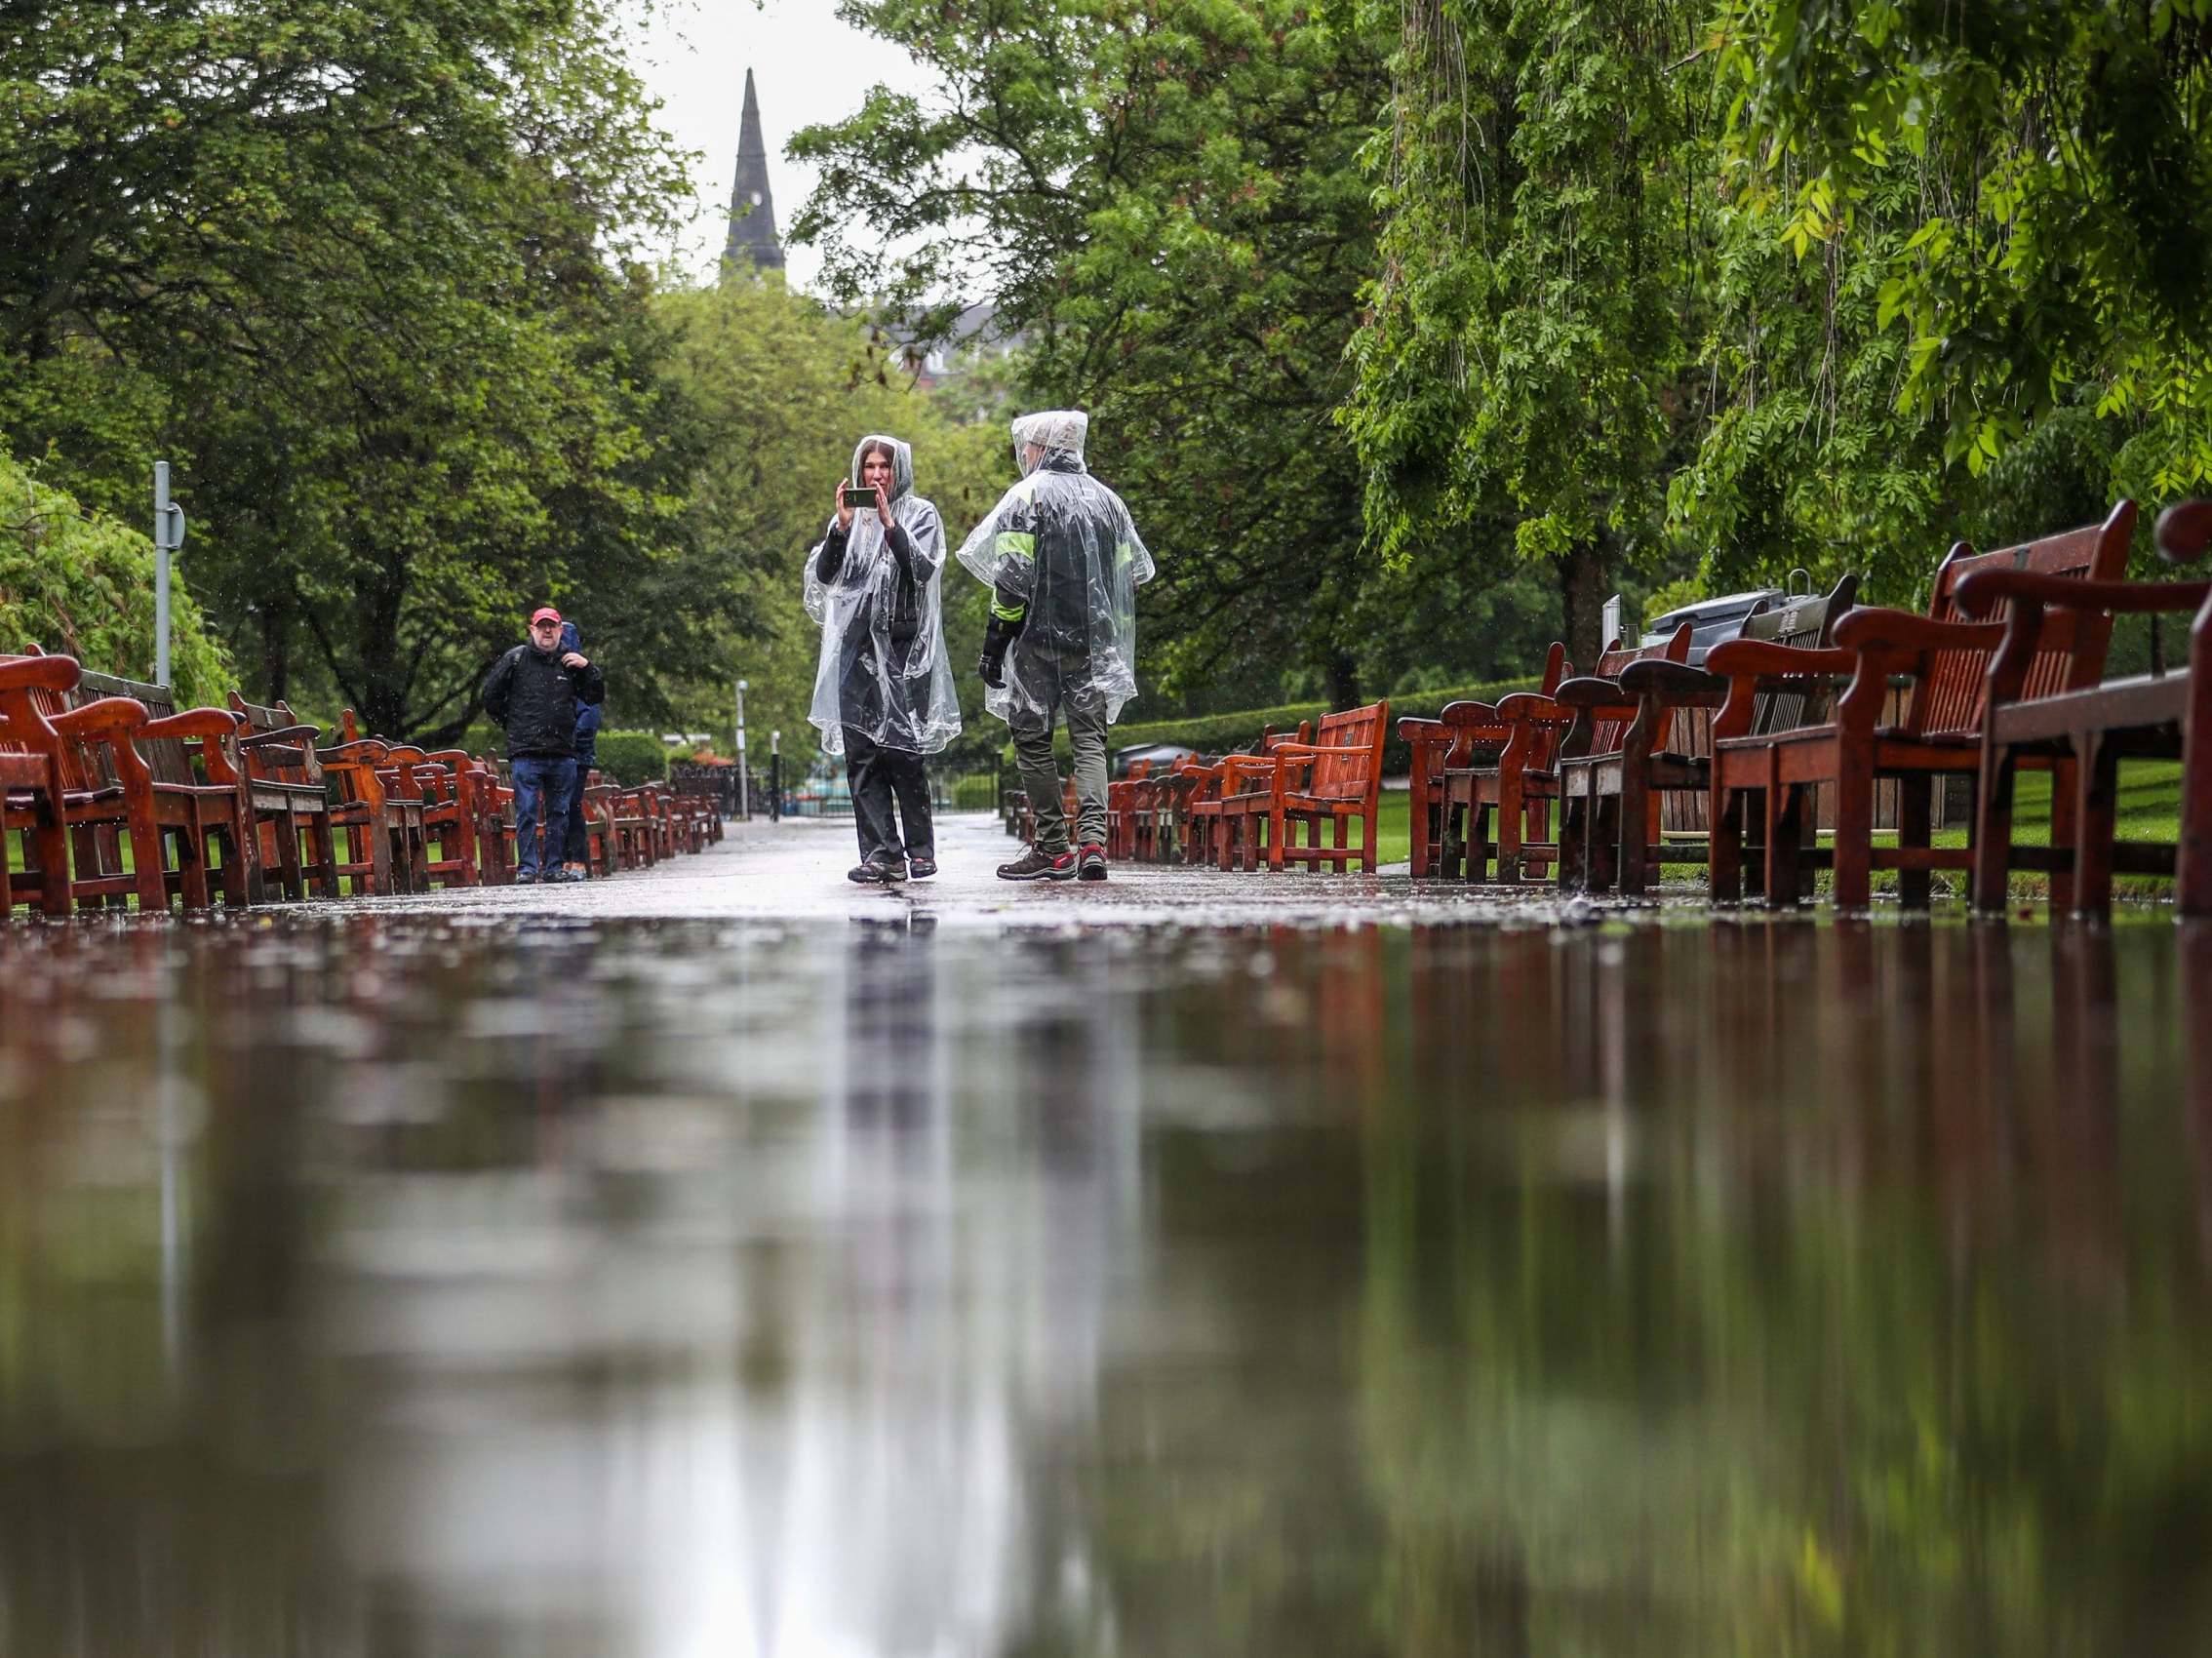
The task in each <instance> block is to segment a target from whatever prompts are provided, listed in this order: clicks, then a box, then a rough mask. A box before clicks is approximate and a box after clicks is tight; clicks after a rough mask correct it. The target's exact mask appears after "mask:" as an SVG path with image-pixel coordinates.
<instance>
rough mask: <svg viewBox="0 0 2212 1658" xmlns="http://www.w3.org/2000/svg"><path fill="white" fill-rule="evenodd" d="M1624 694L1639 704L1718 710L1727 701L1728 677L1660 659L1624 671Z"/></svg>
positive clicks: (1631, 666)
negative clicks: (1660, 704)
mask: <svg viewBox="0 0 2212 1658" xmlns="http://www.w3.org/2000/svg"><path fill="white" fill-rule="evenodd" d="M1621 690H1622V691H1626V692H1627V693H1628V694H1629V695H1631V696H1633V697H1635V698H1637V700H1638V701H1639V702H1641V701H1643V700H1645V699H1646V698H1648V699H1651V700H1655V701H1660V702H1665V703H1668V704H1670V705H1672V706H1678V707H1687V708H1718V707H1719V706H1720V704H1721V703H1723V702H1725V701H1726V700H1727V698H1728V681H1727V679H1726V678H1725V676H1723V675H1720V674H1711V673H1707V672H1706V671H1705V670H1704V669H1703V668H1693V667H1691V666H1690V665H1689V664H1688V663H1687V662H1669V661H1664V660H1661V659H1659V658H1657V657H1651V658H1647V659H1645V660H1644V661H1641V662H1631V663H1630V664H1629V665H1628V666H1627V667H1625V668H1623V669H1622V670H1621Z"/></svg>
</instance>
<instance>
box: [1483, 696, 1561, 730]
mask: <svg viewBox="0 0 2212 1658" xmlns="http://www.w3.org/2000/svg"><path fill="white" fill-rule="evenodd" d="M1498 718H1499V719H1500V720H1502V721H1504V722H1505V723H1506V724H1508V725H1521V724H1530V725H1539V726H1570V725H1572V724H1573V723H1574V716H1573V715H1572V714H1571V713H1569V712H1568V711H1567V710H1566V709H1565V708H1563V707H1561V706H1560V703H1559V702H1558V700H1557V699H1556V698H1553V697H1549V696H1546V695H1544V694H1543V692H1541V691H1515V692H1514V693H1513V694H1512V695H1511V696H1501V697H1499V698H1498Z"/></svg>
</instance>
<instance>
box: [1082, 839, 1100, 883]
mask: <svg viewBox="0 0 2212 1658" xmlns="http://www.w3.org/2000/svg"><path fill="white" fill-rule="evenodd" d="M1076 879H1077V880H1078V881H1103V880H1105V879H1106V849H1105V848H1104V847H1102V846H1100V845H1099V844H1098V843H1097V842H1095V841H1093V842H1091V844H1090V845H1089V846H1087V847H1086V848H1084V849H1083V855H1082V856H1081V857H1080V858H1078V859H1077V860H1076Z"/></svg>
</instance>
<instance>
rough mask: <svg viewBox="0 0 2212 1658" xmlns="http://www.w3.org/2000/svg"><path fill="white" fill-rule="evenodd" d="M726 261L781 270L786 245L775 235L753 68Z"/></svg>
mask: <svg viewBox="0 0 2212 1658" xmlns="http://www.w3.org/2000/svg"><path fill="white" fill-rule="evenodd" d="M722 258H723V262H724V263H725V264H730V263H734V262H735V261H736V260H738V259H745V260H748V261H749V262H750V263H751V264H752V265H753V266H754V267H755V268H756V269H761V270H781V269H782V268H783V244H782V243H781V242H779V241H777V240H776V235H775V197H774V195H773V194H772V193H771V192H770V189H769V173H768V145H767V144H766V143H764V142H763V141H762V139H761V105H760V101H759V99H756V98H754V96H753V71H752V70H750V69H747V70H746V71H745V114H744V119H743V121H742V122H741V123H740V125H739V127H738V130H737V183H736V187H735V188H733V189H732V190H731V192H730V240H729V241H727V242H726V243H724V244H723V248H722Z"/></svg>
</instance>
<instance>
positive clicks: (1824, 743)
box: [1706, 501, 2135, 910]
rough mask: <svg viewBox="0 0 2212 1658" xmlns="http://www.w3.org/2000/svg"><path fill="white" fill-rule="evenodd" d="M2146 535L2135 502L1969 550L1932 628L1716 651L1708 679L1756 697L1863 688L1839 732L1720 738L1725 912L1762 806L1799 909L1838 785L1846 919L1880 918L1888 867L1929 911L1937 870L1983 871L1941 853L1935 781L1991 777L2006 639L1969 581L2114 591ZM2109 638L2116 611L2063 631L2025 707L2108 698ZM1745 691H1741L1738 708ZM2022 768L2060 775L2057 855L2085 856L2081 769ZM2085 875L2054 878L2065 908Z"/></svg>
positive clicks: (1720, 889) (1950, 564)
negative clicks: (1996, 695)
mask: <svg viewBox="0 0 2212 1658" xmlns="http://www.w3.org/2000/svg"><path fill="white" fill-rule="evenodd" d="M2134 527H2135V503H2134V502H2133V501H2122V502H2120V503H2119V504H2118V505H2117V506H2115V507H2113V510H2112V513H2111V515H2110V516H2109V517H2108V518H2107V519H2106V520H2105V522H2104V523H2103V524H2102V525H2092V526H2090V527H2088V528H2086V529H2081V530H2070V531H2067V532H2065V533H2061V534H2057V535H2049V536H2045V537H2044V538H2043V539H2041V540H2039V541H2033V542H2029V543H2027V544H2026V545H2023V546H2019V547H2008V548H2005V549H2003V550H2001V551H1998V552H1994V553H1980V554H1977V553H1975V552H1974V551H1973V549H1972V548H1970V547H1968V546H1967V545H1966V544H1965V543H1964V542H1963V541H1962V542H1960V543H1958V545H1957V546H1955V547H1954V548H1953V549H1952V551H1951V554H1950V556H1949V557H1947V558H1946V559H1945V560H1944V562H1943V565H1942V568H1941V569H1939V570H1938V571H1937V572H1936V578H1935V583H1934V588H1933V591H1932V592H1931V593H1930V595H1929V599H1928V611H1927V613H1926V614H1925V615H1915V614H1913V613H1911V612H1905V611H1892V610H1881V609H1861V610H1856V611H1853V612H1851V613H1850V614H1849V615H1847V616H1845V617H1844V618H1843V619H1842V620H1841V621H1839V622H1838V623H1837V625H1836V629H1835V637H1836V648H1835V649H1834V650H1830V651H1792V650H1789V649H1787V648H1785V647H1782V646H1776V645H1756V644H1751V643H1748V642H1744V641H1739V642H1737V643H1735V644H1732V645H1720V646H1716V647H1715V648H1714V651H1713V654H1712V655H1711V656H1709V657H1707V658H1706V666H1707V667H1709V668H1710V669H1712V670H1713V672H1715V673H1717V674H1722V675H1725V676H1727V677H1728V678H1729V679H1730V680H1731V681H1732V682H1737V684H1740V685H1742V687H1743V691H1742V694H1743V695H1744V696H1745V697H1746V698H1747V699H1748V698H1749V697H1751V696H1752V695H1754V694H1755V693H1756V691H1757V690H1758V682H1760V681H1772V682H1773V689H1774V690H1775V691H1825V690H1827V689H1828V688H1830V687H1831V686H1833V685H1834V684H1836V683H1837V681H1838V680H1839V679H1840V678H1842V677H1844V676H1848V679H1849V686H1848V689H1847V690H1846V691H1844V692H1843V694H1842V696H1841V697H1840V698H1838V699H1837V703H1836V706H1835V709H1834V712H1833V714H1832V715H1830V716H1829V717H1828V718H1826V719H1823V720H1819V721H1816V722H1812V723H1809V724H1806V725H1802V726H1799V727H1797V728H1796V729H1795V730H1781V731H1770V732H1767V733H1764V734H1745V735H1741V736H1725V737H1720V738H1718V739H1716V741H1715V743H1714V745H1713V809H1712V810H1713V814H1712V818H1711V822H1712V825H1713V896H1714V899H1715V901H1716V902H1728V901H1732V900H1733V899H1734V898H1735V897H1736V896H1737V894H1738V892H1739V891H1740V889H1741V886H1742V882H1741V876H1740V871H1741V866H1742V856H1743V846H1744V840H1745V835H1746V829H1747V825H1748V824H1749V823H1750V822H1751V821H1753V819H1752V816H1751V814H1752V812H1753V810H1754V809H1755V807H1756V808H1757V809H1760V810H1761V811H1762V816H1761V818H1760V819H1758V821H1760V822H1761V826H1762V827H1763V829H1764V831H1765V837H1764V840H1765V847H1764V853H1765V861H1766V883H1765V887H1766V902H1767V903H1768V904H1770V905H1788V904H1794V903H1796V902H1797V898H1798V896H1799V894H1800V892H1801V891H1802V890H1803V889H1804V885H1805V877H1806V874H1807V872H1808V871H1809V870H1810V869H1811V868H1812V867H1813V865H1814V864H1815V862H1816V861H1818V860H1819V854H1818V852H1817V851H1816V849H1814V848H1813V847H1812V846H1811V845H1810V844H1809V843H1811V842H1812V841H1813V840H1814V839H1815V837H1814V834H1813V825H1812V820H1811V819H1812V811H1811V807H1812V796H1813V792H1814V791H1815V790H1816V789H1818V788H1820V787H1822V786H1823V785H1827V786H1829V787H1832V788H1833V789H1834V790H1835V792H1836V841H1835V849H1834V855H1833V867H1834V869H1835V887H1836V903H1837V908H1839V909H1847V910H1858V909H1864V908H1866V906H1867V904H1868V902H1869V900H1870V898H1871V897H1872V895H1873V887H1874V881H1873V877H1874V871H1875V870H1876V869H1894V870H1897V871H1898V872H1899V881H1898V887H1899V892H1900V894H1901V896H1902V897H1903V899H1904V901H1905V903H1906V904H1907V905H1908V906H1911V907H1924V906H1925V905H1926V903H1927V901H1928V895H1929V878H1930V875H1931V873H1932V872H1933V871H1935V870H1938V869H1958V870H1963V869H1965V868H1966V867H1967V866H1968V865H1969V863H1970V862H1971V860H1972V853H1971V851H1970V850H1968V849H1962V848H1946V847H1937V846H1935V845H1933V834H1932V829H1933V825H1932V822H1931V815H1932V805H1933V800H1934V790H1935V780H1936V779H1937V778H1938V777H1941V776H1946V775H1953V776H1961V775H1962V776H1971V775H1973V774H1974V773H1975V772H1976V771H1977V770H1979V769H1980V766H1981V732H1982V713H1983V708H1984V705H1985V703H1984V699H1985V695H1986V692H1987V690H1988V680H1987V675H1986V671H1985V670H1986V669H1987V667H1988V665H1989V660H1990V654H1991V652H1992V651H1995V649H1996V646H1997V642H1998V641H1999V640H2000V639H2001V638H2002V637H2003V635H2004V628H2003V625H2002V624H2001V623H1998V622H1976V621H1972V620H1969V619H1967V617H1966V616H1965V614H1964V612H1962V611H1961V610H1960V609H1959V607H1958V603H1957V589H1958V584H1959V582H1960V581H1961V580H1962V579H1963V578H1964V577H1966V576H1967V575H1969V574H1971V573H1973V572H1977V571H1984V570H1992V571H1994V570H2004V571H2014V570H2017V571H2026V572H2034V573H2036V574H2040V575H2047V576H2054V577H2064V578H2067V579H2072V580H2079V579H2082V578H2087V579H2090V580H2099V581H2110V580H2112V579H2113V578H2114V577H2116V576H2117V575H2118V574H2119V572H2120V571H2121V570H2122V569H2123V568H2124V566H2125V564H2126V562H2127V544H2128V537H2129V535H2130V534H2131V533H2133V530H2134ZM2111 634H2112V616H2111V614H2110V613H2109V612H2082V613H2079V614H2078V616H2077V619H2076V618H2070V620H2069V622H2068V624H2067V625H2065V626H2064V627H2060V628H2050V629H2046V630H2045V631H2044V633H2043V634H2042V636H2041V639H2040V642H2039V643H2038V645H2037V647H2036V650H2035V652H2034V657H2033V659H2032V660H2030V661H2028V662H2027V663H2025V664H2024V665H2023V666H2022V667H2021V668H2020V677H2019V681H2018V683H2019V688H2020V689H2019V694H2020V697H2021V699H2022V700H2033V699H2035V698H2039V697H2043V696H2048V695H2050V694H2052V693H2054V692H2056V691H2079V690H2082V689H2084V688H2086V687H2089V686H2093V685H2095V684H2096V683H2097V681H2098V680H2099V679H2100V678H2101V677H2103V674H2104V668H2105V647H2106V644H2107V642H2108V641H2109V639H2110V638H2111ZM1899 679H1902V680H1903V681H1904V682H1905V684H1906V688H1907V689H1906V691H1905V692H1904V699H1903V703H1902V706H1901V707H1898V708H1896V710H1895V713H1894V716H1893V717H1892V718H1890V719H1887V720H1885V719H1884V714H1885V711H1886V710H1888V709H1889V708H1890V707H1891V706H1892V698H1891V689H1890V688H1891V685H1892V683H1893V681H1896V680H1899ZM1735 693H1736V692H1735V687H1734V686H1732V687H1731V697H1733V696H1734V695H1735ZM2023 758H2024V760H2025V762H2026V763H2027V764H2031V765H2046V764H2047V765H2049V766H2051V767H2052V768H2053V769H2054V770H2056V771H2057V772H2058V773H2059V775H2058V778H2057V786H2056V787H2055V788H2054V791H2053V797H2052V802H2051V808H2052V809H2051V841H2052V845H2053V846H2071V845H2072V844H2073V841H2074V796H2073V791H2072V789H2071V787H2069V786H2068V785H2070V784H2071V783H2072V781H2073V778H2072V767H2073V761H2072V760H2071V759H2066V758H2060V759H2052V760H2045V759H2044V758H2042V757H2023ZM1882 778H1895V779H1897V781H1898V785H1899V788H1898V808H1897V841H1898V844H1897V845H1896V846H1895V847H1876V845H1875V844H1874V826H1875V825H1874V805H1875V786H1876V782H1877V781H1878V780H1880V779H1882ZM2071 884H2072V872H2071V870H2068V871H2065V872H2063V873H2060V874H2058V875H2055V876H2054V878H2053V881H2052V895H2053V897H2054V898H2055V899H2057V900H2058V901H2060V902H2062V903H2063V902H2069V901H2071V899H2072V892H2071V890H2069V889H2068V888H2071Z"/></svg>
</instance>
